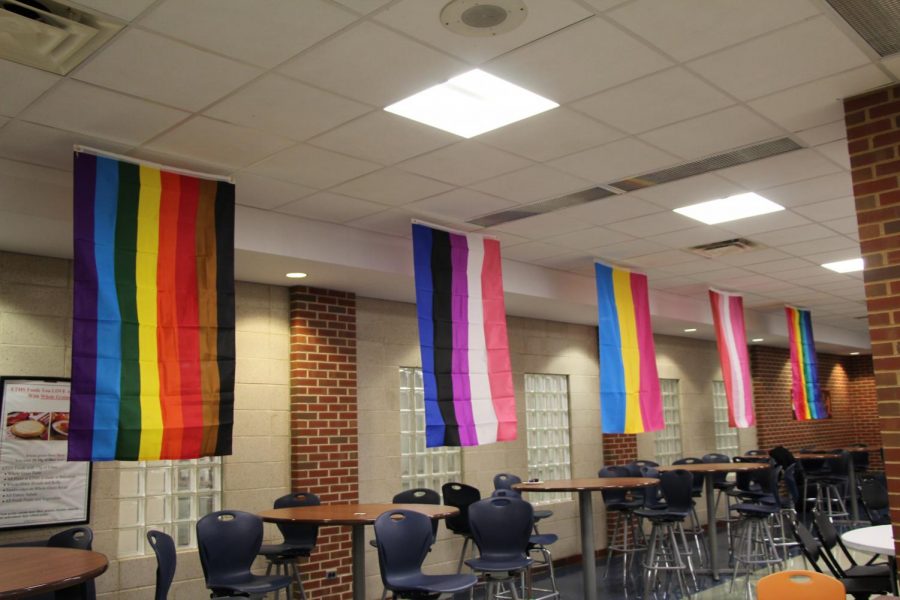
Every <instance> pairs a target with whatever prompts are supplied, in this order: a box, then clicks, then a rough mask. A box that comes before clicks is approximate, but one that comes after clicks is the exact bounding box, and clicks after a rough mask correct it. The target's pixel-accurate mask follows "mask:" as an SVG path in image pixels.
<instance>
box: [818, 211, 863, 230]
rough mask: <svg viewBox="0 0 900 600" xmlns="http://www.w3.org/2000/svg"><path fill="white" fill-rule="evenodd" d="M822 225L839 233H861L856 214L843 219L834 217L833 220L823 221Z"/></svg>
mask: <svg viewBox="0 0 900 600" xmlns="http://www.w3.org/2000/svg"><path fill="white" fill-rule="evenodd" d="M822 225H824V226H825V227H828V228H830V229H833V230H834V231H837V232H838V233H843V234H844V235H848V234H851V233H852V234H858V233H859V224H858V223H857V222H856V215H853V216H852V217H845V218H843V219H834V220H833V221H823V222H822Z"/></svg>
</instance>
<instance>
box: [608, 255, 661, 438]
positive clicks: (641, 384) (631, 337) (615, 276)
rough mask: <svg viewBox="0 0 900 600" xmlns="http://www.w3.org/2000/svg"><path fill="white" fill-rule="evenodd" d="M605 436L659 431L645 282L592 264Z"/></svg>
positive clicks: (637, 276) (641, 277)
mask: <svg viewBox="0 0 900 600" xmlns="http://www.w3.org/2000/svg"><path fill="white" fill-rule="evenodd" d="M594 268H595V271H596V275H597V308H598V310H599V319H598V323H597V324H598V333H599V338H600V412H601V415H602V420H603V433H643V432H645V431H657V430H659V429H663V428H664V427H665V426H666V424H665V421H664V420H663V408H662V395H661V394H660V391H659V376H658V375H657V374H656V350H655V348H654V345H653V330H652V329H651V327H650V301H649V294H648V290H647V276H646V275H644V274H642V273H632V272H631V271H626V270H622V269H615V268H613V267H610V266H607V265H604V264H602V263H595V264H594Z"/></svg>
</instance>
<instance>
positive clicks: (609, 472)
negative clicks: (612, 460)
mask: <svg viewBox="0 0 900 600" xmlns="http://www.w3.org/2000/svg"><path fill="white" fill-rule="evenodd" d="M597 475H598V476H600V477H633V475H632V474H631V470H630V469H629V468H628V467H620V466H616V465H612V466H609V467H603V468H602V469H600V472H599V473H597ZM601 494H603V503H604V504H606V505H607V506H609V505H610V504H616V503H618V502H625V500H626V497H627V494H628V492H627V491H626V490H602V491H601Z"/></svg>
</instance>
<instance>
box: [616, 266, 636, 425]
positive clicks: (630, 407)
mask: <svg viewBox="0 0 900 600" xmlns="http://www.w3.org/2000/svg"><path fill="white" fill-rule="evenodd" d="M612 276H613V289H614V290H615V294H616V312H617V313H618V315H619V333H620V335H621V339H622V369H623V371H624V373H623V375H624V378H625V433H642V432H643V431H644V421H643V419H642V418H641V401H640V395H639V394H640V390H641V354H640V347H639V345H638V337H637V322H636V321H635V317H634V297H633V296H632V293H631V273H630V272H629V271H622V270H619V269H613V273H612Z"/></svg>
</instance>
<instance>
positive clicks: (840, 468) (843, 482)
mask: <svg viewBox="0 0 900 600" xmlns="http://www.w3.org/2000/svg"><path fill="white" fill-rule="evenodd" d="M833 453H834V457H833V458H828V459H826V461H825V462H826V468H825V471H824V472H822V473H821V474H817V473H810V474H807V476H806V478H805V480H804V490H803V496H804V497H806V496H807V488H808V486H809V484H812V485H814V486H815V488H816V504H815V505H816V508H817V510H819V511H824V512H825V513H827V514H828V516H829V517H830V518H834V517H842V518H848V519H849V518H850V512H849V511H848V510H847V505H846V504H845V503H844V498H846V497H848V496H849V494H851V493H853V494H855V493H857V492H856V490H851V489H850V469H852V468H853V467H852V464H851V458H850V453H849V452H847V451H846V450H835V451H833ZM835 505H837V508H836V509H835Z"/></svg>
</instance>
